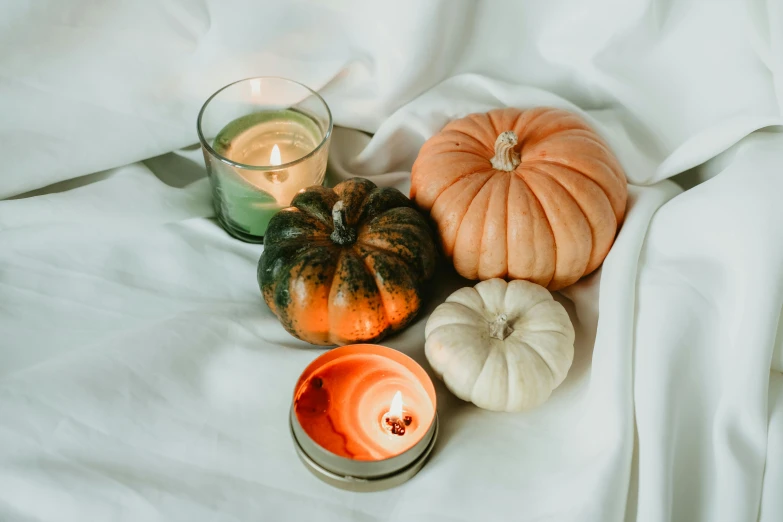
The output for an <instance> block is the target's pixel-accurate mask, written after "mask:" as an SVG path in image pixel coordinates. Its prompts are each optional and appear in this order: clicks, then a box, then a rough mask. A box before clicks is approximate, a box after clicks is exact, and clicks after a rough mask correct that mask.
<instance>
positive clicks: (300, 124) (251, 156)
mask: <svg viewBox="0 0 783 522" xmlns="http://www.w3.org/2000/svg"><path fill="white" fill-rule="evenodd" d="M197 127H198V135H199V140H200V141H201V148H202V151H203V152H204V162H205V163H206V167H207V173H208V174H209V179H210V183H211V185H212V194H213V203H214V205H215V212H216V213H217V218H218V220H219V222H220V224H221V225H222V226H223V228H225V229H226V231H227V232H228V233H229V234H231V235H232V236H234V237H236V238H238V239H241V240H243V241H247V242H251V243H261V242H262V241H263V239H264V232H266V227H267V225H268V224H269V220H270V219H271V218H272V216H273V215H274V214H275V213H277V211H279V210H280V209H281V208H284V207H286V206H288V205H289V204H290V203H291V199H293V197H294V195H295V194H296V193H297V192H299V191H300V190H302V189H304V188H307V187H310V186H313V185H321V184H323V181H324V176H325V173H326V159H327V156H328V151H329V140H330V137H331V135H332V114H331V112H330V111H329V107H328V106H327V105H326V102H325V101H324V100H323V98H321V96H319V95H318V93H316V92H315V91H313V90H311V89H309V88H308V87H306V86H304V85H302V84H300V83H298V82H295V81H293V80H287V79H285V78H275V77H259V78H249V79H246V80H240V81H238V82H235V83H232V84H229V85H227V86H225V87H223V88H222V89H220V90H219V91H217V92H216V93H215V94H213V95H212V96H211V97H210V98H209V99H208V100H207V101H206V103H204V106H203V107H202V108H201V112H200V113H199V115H198V124H197Z"/></svg>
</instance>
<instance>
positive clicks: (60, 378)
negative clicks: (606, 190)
mask: <svg viewBox="0 0 783 522" xmlns="http://www.w3.org/2000/svg"><path fill="white" fill-rule="evenodd" d="M781 35H783V6H781V2H779V1H778V0H767V1H764V0H757V1H750V2H739V1H736V2H713V1H707V0H704V1H696V0H685V1H681V2H669V1H659V2H654V1H651V0H630V1H629V0H595V1H592V2H581V1H579V0H558V1H554V2H535V1H533V0H528V1H523V2H499V1H498V2H481V3H479V2H460V1H449V2H447V1H441V2H436V1H429V2H413V1H410V2H393V3H387V4H384V5H380V4H374V5H371V3H366V2H356V1H348V0H338V1H334V2H328V3H327V2H314V1H313V2H295V3H294V2H290V3H288V2H286V3H284V2H271V1H268V2H259V1H250V0H246V1H231V2H217V1H216V0H215V1H195V0H194V1H185V0H168V1H164V2H134V3H130V2H119V1H107V2H95V1H90V0H73V1H70V2H57V1H54V0H37V1H32V0H23V1H12V0H5V1H2V0H0V115H1V116H0V158H2V163H0V197H13V199H8V200H5V201H0V520H3V521H5V520H9V521H17V520H18V521H32V520H46V521H49V520H52V521H70V520H79V521H82V520H129V521H141V520H144V521H146V520H183V521H196V520H199V521H200V520H306V519H307V517H312V519H314V520H324V521H332V520H334V521H343V520H362V521H364V520H367V521H370V520H373V521H374V520H379V521H381V520H383V521H386V520H389V521H391V520H406V521H408V522H417V521H422V522H423V521H426V522H432V521H473V520H504V521H505V520H531V521H532V520H536V521H539V520H553V521H569V520H573V521H601V522H613V521H638V522H656V521H689V522H690V521H694V522H697V521H705V522H706V521H710V522H712V521H716V520H721V521H722V520H726V521H732V522H733V521H745V520H760V521H762V522H775V521H779V520H783V500H782V499H783V496H782V495H781V494H780V492H781V491H783V375H782V374H781V372H782V371H783V320H782V319H781V310H783V205H780V203H779V199H780V197H781V196H780V195H781V194H783V176H781V169H782V168H783V133H779V132H778V130H777V127H772V126H775V125H781V124H783V117H782V115H781V102H783V39H782V38H781ZM254 75H281V76H286V77H291V78H294V79H297V80H299V81H301V82H303V83H305V84H308V85H310V86H312V87H314V88H317V89H319V90H320V91H321V93H322V94H323V95H324V97H325V98H326V100H327V102H328V103H329V105H330V107H331V109H332V112H333V114H334V119H335V123H336V124H338V125H339V126H340V127H338V128H337V129H335V133H334V139H333V142H332V148H331V152H330V180H331V181H337V180H339V179H343V178H346V177H349V176H352V175H362V176H365V177H370V178H371V179H374V180H375V181H376V182H377V183H379V184H382V185H392V186H397V187H399V188H400V189H402V190H403V191H407V189H408V187H409V183H408V176H409V170H410V166H411V164H412V162H413V160H414V159H415V157H416V154H417V152H418V149H419V147H420V146H421V144H422V143H423V142H424V140H426V139H427V138H428V137H429V136H431V135H432V134H433V133H434V132H437V131H438V130H439V129H440V128H441V127H442V126H443V125H444V124H445V123H446V122H447V121H449V120H450V119H452V118H455V117H459V116H463V115H465V114H468V113H470V112H475V111H485V110H488V109H491V108H495V107H502V106H516V107H521V108H525V107H532V106H537V105H554V106H558V107H564V108H568V109H571V110H575V111H579V112H580V113H582V114H583V115H584V116H585V117H586V118H587V119H588V120H589V121H590V122H591V123H592V124H593V125H594V126H595V128H596V129H597V130H598V131H599V132H600V133H601V134H602V135H603V136H604V137H605V138H606V139H607V140H608V142H609V143H610V144H611V146H612V148H613V149H614V150H615V151H616V153H617V155H618V157H619V158H620V161H621V163H622V164H623V166H624V168H625V169H626V171H627V174H628V178H629V180H630V182H631V183H632V185H631V186H630V187H629V191H630V198H629V209H628V214H627V218H626V221H625V223H624V224H623V227H622V230H621V231H620V233H619V235H618V238H617V241H616V243H615V245H614V247H613V249H612V251H611V252H610V254H609V257H608V258H607V260H606V262H605V263H604V265H603V267H602V269H601V270H600V272H599V273H596V274H595V275H591V276H589V277H587V278H585V279H584V280H582V281H580V282H579V283H578V284H576V285H574V286H572V287H570V288H568V289H566V290H564V291H563V292H561V294H560V295H559V296H558V299H560V300H561V301H562V302H563V303H564V304H565V306H566V308H567V309H568V311H569V313H570V315H571V318H572V320H573V321H574V325H575V328H576V332H577V342H576V355H575V360H574V365H573V367H572V368H571V370H570V372H569V375H568V377H567V379H566V381H565V382H564V383H563V385H562V386H561V387H560V388H558V389H557V390H556V391H555V393H554V394H553V396H552V398H551V399H550V400H549V401H548V402H547V403H546V404H544V405H543V406H542V407H540V408H538V409H536V410H534V411H530V412H526V413H520V414H497V413H491V412H486V411H482V410H479V409H477V408H476V407H474V406H472V405H470V404H466V403H463V402H461V401H459V400H458V399H456V398H454V397H453V396H451V395H450V394H449V392H448V391H447V390H446V389H445V388H444V387H443V386H442V385H441V384H440V383H436V386H437V391H438V401H439V405H438V410H439V415H440V421H441V430H442V431H441V435H440V439H439V442H438V446H437V448H436V450H435V453H434V455H433V457H432V459H431V461H430V462H428V463H427V465H426V466H425V467H424V469H423V470H422V471H421V472H420V473H419V475H417V476H416V477H415V478H414V479H412V480H411V481H409V482H408V483H406V484H404V485H403V486H400V487H398V488H396V489H393V490H389V491H386V492H380V493H372V494H357V493H349V492H344V491H340V490H335V489H333V488H330V487H329V486H326V485H324V484H322V483H320V482H318V481H317V480H316V479H314V478H313V477H311V476H310V475H309V474H308V472H307V471H306V470H305V468H304V467H303V466H302V465H301V464H300V463H299V461H298V459H297V457H296V454H295V453H294V450H293V446H292V443H291V440H290V436H289V433H288V425H287V415H288V408H289V406H290V397H291V393H292V391H293V390H292V388H293V385H294V382H295V380H296V378H297V377H298V375H299V373H300V372H301V371H302V369H303V368H304V367H305V366H306V365H307V364H308V363H309V362H310V361H311V360H312V359H313V358H315V357H316V356H317V355H318V354H320V353H322V351H323V349H321V348H314V347H311V346H309V345H306V344H305V343H302V342H300V341H297V340H296V339H294V338H292V337H291V336H289V335H288V334H287V333H286V332H285V331H284V330H283V329H282V327H281V326H280V325H279V324H278V323H277V321H276V320H275V318H274V317H273V316H272V314H271V313H270V312H269V310H268V309H267V308H266V306H265V305H264V303H263V301H262V300H261V298H260V294H259V291H258V288H257V285H256V281H255V269H256V262H257V260H258V257H259V256H260V254H261V251H262V247H261V246H259V245H249V244H244V243H241V242H238V241H236V240H233V239H231V238H230V237H228V236H227V235H226V234H225V232H223V231H222V229H220V227H219V226H218V225H217V224H216V223H215V221H214V219H213V218H212V208H211V201H210V192H209V188H208V182H207V180H206V179H205V178H204V176H205V173H204V167H203V165H202V158H201V153H200V151H199V150H198V148H196V147H193V146H192V144H193V143H194V142H195V141H196V135H195V118H196V114H197V112H198V109H199V108H200V105H201V104H202V103H203V101H204V100H205V99H206V98H207V96H208V95H209V94H211V93H212V92H213V91H214V90H216V89H217V88H219V87H220V86H222V85H224V84H226V83H228V82H230V81H233V80H236V79H239V78H243V77H248V76H254ZM760 129H765V130H764V131H759V130H760ZM757 131H759V132H757ZM371 135H372V136H371ZM172 151H174V152H172ZM683 173H684V174H683ZM679 174H681V175H680V176H678V177H677V178H676V180H677V181H679V183H680V184H681V185H682V186H684V187H685V188H687V189H688V190H685V191H684V192H683V190H682V188H681V187H680V186H678V185H677V184H675V183H674V182H672V181H670V180H668V179H667V178H671V177H673V176H677V175H679ZM53 183H55V185H52V186H50V185H51V184H53ZM29 191H33V192H29ZM466 284H470V283H468V282H466V281H463V280H460V279H458V278H456V277H454V276H451V275H448V274H440V275H439V276H438V278H437V279H436V281H435V282H434V284H433V289H432V293H431V296H430V299H429V302H428V304H427V307H426V309H425V310H424V311H423V313H422V314H421V316H420V317H419V318H418V319H417V321H416V322H415V324H413V325H412V326H410V327H409V328H408V329H406V330H405V331H403V332H402V333H400V334H398V335H396V336H394V337H392V338H390V339H388V341H386V342H385V343H384V344H387V345H389V346H392V347H395V348H398V349H400V350H402V351H403V352H405V353H408V354H409V355H411V356H412V357H414V358H415V359H416V360H418V361H419V362H420V363H421V364H422V365H423V366H424V367H425V368H429V367H428V365H427V362H426V360H425V359H424V355H423V341H424V337H423V332H424V323H425V321H426V317H427V313H428V312H429V311H430V310H432V309H433V308H434V307H435V306H436V305H437V304H438V303H440V302H442V301H443V300H444V299H445V297H446V296H447V295H448V294H449V293H450V292H452V291H453V290H455V289H456V288H459V287H460V286H464V285H466Z"/></svg>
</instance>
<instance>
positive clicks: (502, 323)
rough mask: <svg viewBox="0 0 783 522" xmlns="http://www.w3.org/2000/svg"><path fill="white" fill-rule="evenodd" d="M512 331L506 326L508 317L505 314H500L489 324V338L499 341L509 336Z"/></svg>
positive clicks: (509, 326) (508, 325)
mask: <svg viewBox="0 0 783 522" xmlns="http://www.w3.org/2000/svg"><path fill="white" fill-rule="evenodd" d="M513 331H514V329H513V328H511V325H510V324H508V317H507V316H506V314H500V315H499V316H497V317H496V318H495V320H494V321H492V322H491V323H489V336H490V337H494V338H495V339H500V340H501V341H502V340H503V339H505V338H506V337H508V336H509V335H511V332H513Z"/></svg>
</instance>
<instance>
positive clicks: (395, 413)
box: [389, 391, 402, 419]
mask: <svg viewBox="0 0 783 522" xmlns="http://www.w3.org/2000/svg"><path fill="white" fill-rule="evenodd" d="M389 417H391V418H393V419H401V418H402V393H401V392H399V391H398V392H397V393H395V394H394V398H393V399H392V401H391V406H389Z"/></svg>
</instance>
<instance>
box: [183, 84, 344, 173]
mask: <svg viewBox="0 0 783 522" xmlns="http://www.w3.org/2000/svg"><path fill="white" fill-rule="evenodd" d="M250 80H283V81H286V82H290V83H293V84H296V85H298V86H300V87H303V88H304V89H306V90H307V91H309V92H310V94H312V95H313V96H315V97H316V98H318V100H320V102H321V103H322V104H323V106H324V108H325V109H326V114H327V115H328V116H329V125H328V127H327V129H326V132H325V133H324V137H323V139H322V140H321V143H319V144H318V145H316V146H315V148H313V150H311V151H310V152H308V153H307V154H305V155H304V156H302V157H301V158H297V159H295V160H294V161H289V162H288V163H283V164H280V165H249V164H247V163H240V162H238V161H234V160H232V159H229V158H227V157H225V156H223V155H222V154H220V153H219V152H217V151H216V150H215V149H214V148H213V147H212V145H210V144H209V143H208V142H207V139H206V138H205V137H204V133H203V132H202V130H201V119H202V117H203V116H204V111H205V110H206V109H207V106H208V105H209V102H211V101H212V100H213V99H214V98H215V96H217V95H218V94H220V93H221V92H223V91H224V90H226V89H228V88H229V87H231V86H233V85H236V84H238V83H243V82H247V81H250ZM332 127H333V124H332V111H331V109H329V104H327V103H326V100H324V99H323V97H322V96H321V95H320V94H318V93H317V92H315V91H314V90H312V89H311V88H310V87H308V86H307V85H305V84H303V83H300V82H298V81H296V80H291V79H290V78H283V77H282V76H251V77H249V78H243V79H241V80H237V81H234V82H231V83H229V84H226V85H224V86H223V87H221V88H220V89H218V90H217V91H215V92H214V93H213V94H212V96H210V97H209V98H207V101H205V102H204V105H202V106H201V110H200V111H199V112H198V119H197V120H196V131H197V132H198V139H199V141H200V142H201V146H202V147H204V148H205V149H206V150H207V151H209V153H210V154H212V155H213V156H215V157H216V158H217V159H219V160H220V161H222V162H223V163H227V164H228V165H231V166H233V167H238V168H241V169H246V170H260V171H270V170H283V169H286V168H290V167H293V166H294V165H297V164H299V163H301V162H303V161H305V160H307V159H308V158H310V157H312V156H314V155H315V154H316V153H317V152H318V151H319V150H321V148H322V147H323V146H324V144H325V143H326V142H327V141H329V137H330V136H331V135H332Z"/></svg>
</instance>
